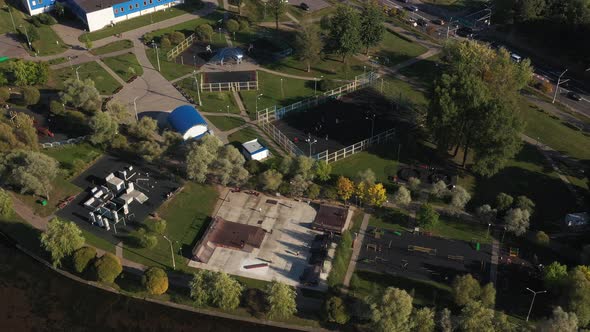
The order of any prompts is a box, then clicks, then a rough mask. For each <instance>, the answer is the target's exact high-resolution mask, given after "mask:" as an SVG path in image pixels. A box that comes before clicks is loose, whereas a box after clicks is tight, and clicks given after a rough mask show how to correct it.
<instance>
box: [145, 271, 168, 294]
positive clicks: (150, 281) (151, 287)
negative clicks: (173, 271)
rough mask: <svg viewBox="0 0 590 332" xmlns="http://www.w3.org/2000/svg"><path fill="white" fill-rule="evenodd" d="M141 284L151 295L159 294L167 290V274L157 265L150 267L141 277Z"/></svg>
mask: <svg viewBox="0 0 590 332" xmlns="http://www.w3.org/2000/svg"><path fill="white" fill-rule="evenodd" d="M141 284H142V285H143V287H145V290H146V291H147V292H148V293H150V294H152V295H161V294H164V293H166V291H167V290H168V275H167V274H166V272H165V271H164V270H162V269H161V268H159V267H150V268H149V269H147V270H146V271H145V272H144V274H143V276H142V277H141Z"/></svg>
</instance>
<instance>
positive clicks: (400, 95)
mask: <svg viewBox="0 0 590 332" xmlns="http://www.w3.org/2000/svg"><path fill="white" fill-rule="evenodd" d="M418 63H419V62H418ZM375 88H376V89H379V90H380V89H381V86H380V82H377V83H375ZM383 94H384V95H385V96H387V97H389V98H391V100H393V101H394V102H395V103H396V104H400V105H403V106H404V107H406V108H409V109H414V110H416V111H418V112H420V113H425V112H426V109H427V107H428V96H427V94H426V92H425V91H424V90H423V86H422V84H420V83H407V82H404V81H402V80H399V79H397V78H394V77H391V76H384V77H383Z"/></svg>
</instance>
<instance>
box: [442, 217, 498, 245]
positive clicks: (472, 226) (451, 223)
mask: <svg viewBox="0 0 590 332" xmlns="http://www.w3.org/2000/svg"><path fill="white" fill-rule="evenodd" d="M432 234H433V235H436V236H440V237H442V238H446V239H452V240H460V241H466V242H471V241H473V240H475V241H477V242H480V243H491V242H492V237H491V236H488V229H487V225H483V224H480V223H475V222H470V221H463V220H459V219H457V218H453V217H446V216H441V217H440V219H439V220H438V223H437V224H436V226H435V227H434V228H433V229H432Z"/></svg>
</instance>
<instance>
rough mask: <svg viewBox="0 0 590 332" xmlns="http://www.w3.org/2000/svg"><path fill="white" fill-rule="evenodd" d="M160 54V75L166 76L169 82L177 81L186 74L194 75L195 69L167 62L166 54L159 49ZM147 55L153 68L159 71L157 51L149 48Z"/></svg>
mask: <svg viewBox="0 0 590 332" xmlns="http://www.w3.org/2000/svg"><path fill="white" fill-rule="evenodd" d="M158 52H159V54H160V69H161V70H160V74H162V76H164V78H166V79H167V80H169V81H172V80H174V79H177V78H179V77H181V76H184V75H186V74H190V73H192V72H193V71H194V70H195V68H193V67H192V66H188V65H181V64H180V63H176V62H172V61H168V60H166V52H163V51H162V50H161V49H159V48H158ZM146 54H147V56H148V59H150V62H151V63H152V66H154V68H155V69H156V70H157V69H158V59H157V55H156V50H155V49H153V48H149V49H147V50H146Z"/></svg>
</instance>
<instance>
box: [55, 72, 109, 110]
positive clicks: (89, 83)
mask: <svg viewBox="0 0 590 332" xmlns="http://www.w3.org/2000/svg"><path fill="white" fill-rule="evenodd" d="M59 97H60V98H61V101H62V102H63V103H65V104H69V105H71V106H73V107H76V108H80V109H82V110H84V111H86V112H96V111H97V110H99V109H100V105H101V99H100V93H99V92H98V90H97V89H96V87H95V86H94V81H93V80H91V79H89V78H87V79H85V80H76V79H73V78H69V79H67V80H65V81H64V88H63V90H62V91H60V92H59Z"/></svg>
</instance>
